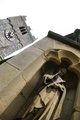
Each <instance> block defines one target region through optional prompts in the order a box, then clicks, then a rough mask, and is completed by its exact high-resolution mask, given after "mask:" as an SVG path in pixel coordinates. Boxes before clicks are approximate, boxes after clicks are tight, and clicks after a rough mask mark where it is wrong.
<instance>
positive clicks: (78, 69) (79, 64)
mask: <svg viewBox="0 0 80 120" xmlns="http://www.w3.org/2000/svg"><path fill="white" fill-rule="evenodd" d="M45 56H46V58H47V60H48V61H49V60H53V61H54V62H56V63H57V64H60V63H61V61H62V59H65V60H66V61H67V62H68V63H69V64H70V66H69V68H68V69H69V70H70V71H73V72H75V73H76V74H77V75H78V76H79V74H80V58H79V57H78V56H77V55H75V54H74V53H72V52H71V51H68V50H60V49H59V50H55V49H54V50H50V51H49V50H48V51H47V52H46V55H45Z"/></svg>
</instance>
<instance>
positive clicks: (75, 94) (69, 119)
mask: <svg viewBox="0 0 80 120" xmlns="http://www.w3.org/2000/svg"><path fill="white" fill-rule="evenodd" d="M39 43H40V42H39ZM37 45H38V44H37ZM37 45H34V46H37ZM50 47H51V46H50ZM74 51H75V50H74ZM26 55H27V53H26ZM79 61H80V58H79V56H78V55H76V54H75V53H74V52H72V51H70V50H68V47H67V49H66V50H65V49H56V48H53V49H47V50H45V52H44V51H43V52H42V54H41V55H40V56H39V57H38V58H37V59H36V60H35V61H33V62H32V63H31V64H30V65H29V66H28V67H27V68H25V69H24V70H22V73H23V74H22V76H23V78H24V79H25V81H26V84H25V85H24V86H23V88H22V89H21V90H19V92H18V94H17V96H16V97H14V99H13V100H12V102H11V103H10V104H9V105H8V106H7V107H6V109H5V110H4V111H3V112H2V114H1V120H15V119H16V120H18V118H20V117H21V116H22V115H23V114H24V112H25V110H26V107H27V106H28V105H29V104H30V102H31V100H32V98H33V97H34V96H35V94H36V92H37V89H38V88H39V86H40V85H41V84H42V83H43V75H44V74H45V73H46V72H47V71H48V70H49V69H52V68H53V70H54V72H55V70H57V69H58V68H62V67H64V68H66V69H67V74H66V76H65V80H66V89H67V95H66V98H65V101H64V104H63V107H62V112H61V116H60V119H59V120H64V119H65V120H79V119H80V62H79ZM20 75H21V73H20V74H19V76H20ZM18 78H19V77H18ZM18 78H17V79H18ZM21 95H22V96H23V97H24V99H21V98H20V97H21ZM18 102H20V104H18ZM15 103H17V104H16V106H14V105H15ZM19 106H20V107H19ZM4 107H5V106H4ZM17 108H18V110H17V111H16V109H17ZM15 111H16V112H15Z"/></svg>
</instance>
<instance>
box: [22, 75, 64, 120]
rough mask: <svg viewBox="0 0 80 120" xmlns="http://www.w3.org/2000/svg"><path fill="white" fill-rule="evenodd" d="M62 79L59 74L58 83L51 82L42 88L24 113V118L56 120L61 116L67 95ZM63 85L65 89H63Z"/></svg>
mask: <svg viewBox="0 0 80 120" xmlns="http://www.w3.org/2000/svg"><path fill="white" fill-rule="evenodd" d="M62 81H63V80H62V79H61V77H60V76H58V78H57V80H56V82H55V83H56V84H54V83H51V84H49V85H47V86H46V87H45V88H44V89H42V90H41V91H40V92H39V94H38V95H37V97H36V98H35V100H34V102H33V103H32V104H31V105H30V107H29V108H28V109H27V111H26V112H25V114H24V115H23V119H22V120H56V118H59V117H60V114H61V109H62V105H63V101H64V98H65V95H66V89H65V87H64V85H63V84H62ZM61 87H62V88H64V89H63V90H61Z"/></svg>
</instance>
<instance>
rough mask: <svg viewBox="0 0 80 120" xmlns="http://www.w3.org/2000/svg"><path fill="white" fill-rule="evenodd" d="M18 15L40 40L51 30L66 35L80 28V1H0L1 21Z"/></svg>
mask: <svg viewBox="0 0 80 120" xmlns="http://www.w3.org/2000/svg"><path fill="white" fill-rule="evenodd" d="M18 15H25V16H27V24H28V25H30V26H31V28H32V31H33V34H34V35H35V36H36V37H38V38H42V37H44V36H46V35H47V33H48V31H49V30H52V31H54V32H57V33H59V34H62V35H66V34H68V33H70V32H73V31H74V29H76V28H80V0H0V19H3V18H7V17H11V16H18Z"/></svg>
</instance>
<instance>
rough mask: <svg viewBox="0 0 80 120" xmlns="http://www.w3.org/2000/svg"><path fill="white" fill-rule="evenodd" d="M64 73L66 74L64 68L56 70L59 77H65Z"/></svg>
mask: <svg viewBox="0 0 80 120" xmlns="http://www.w3.org/2000/svg"><path fill="white" fill-rule="evenodd" d="M66 73H67V70H66V68H60V69H59V70H58V74H59V75H60V76H63V75H65V74H66Z"/></svg>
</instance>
